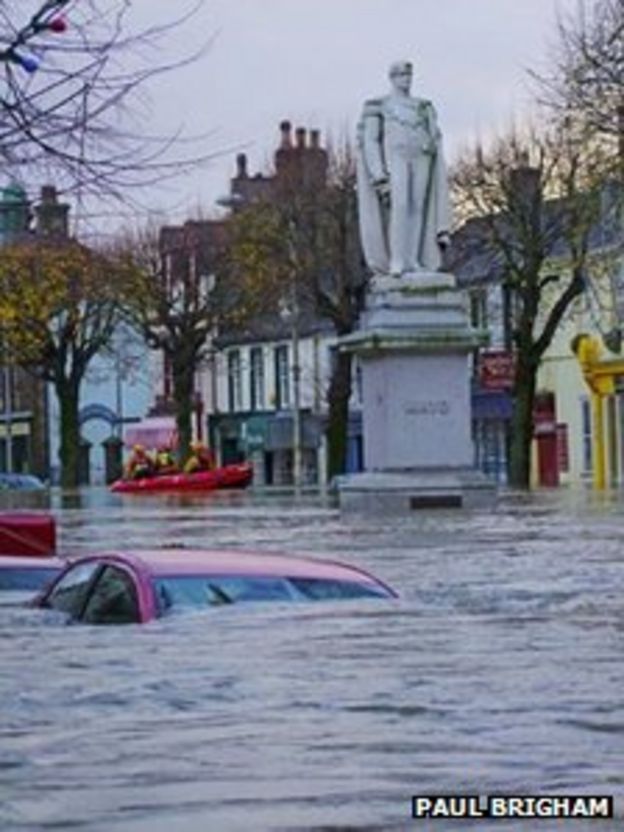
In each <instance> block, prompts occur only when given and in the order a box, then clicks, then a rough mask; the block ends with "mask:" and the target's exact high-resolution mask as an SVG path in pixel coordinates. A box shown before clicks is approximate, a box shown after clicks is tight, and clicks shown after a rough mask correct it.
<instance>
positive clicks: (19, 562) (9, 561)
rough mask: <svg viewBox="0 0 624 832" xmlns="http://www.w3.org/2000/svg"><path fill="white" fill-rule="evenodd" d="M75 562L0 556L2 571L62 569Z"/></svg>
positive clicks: (25, 556) (24, 556)
mask: <svg viewBox="0 0 624 832" xmlns="http://www.w3.org/2000/svg"><path fill="white" fill-rule="evenodd" d="M69 563H73V561H68V560H64V559H63V558H57V557H53V556H50V557H41V556H39V557H33V556H32V555H0V569H62V568H63V567H64V566H68V565H69Z"/></svg>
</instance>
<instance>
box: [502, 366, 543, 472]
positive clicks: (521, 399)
mask: <svg viewBox="0 0 624 832" xmlns="http://www.w3.org/2000/svg"><path fill="white" fill-rule="evenodd" d="M536 375H537V367H535V366H533V365H532V364H529V363H522V361H521V359H520V362H519V364H518V368H517V370H516V383H515V388H514V408H513V416H512V421H511V446H510V452H509V454H510V459H509V484H510V485H512V486H513V487H514V488H524V489H528V488H529V487H530V484H531V445H532V442H533V401H534V399H535V381H536Z"/></svg>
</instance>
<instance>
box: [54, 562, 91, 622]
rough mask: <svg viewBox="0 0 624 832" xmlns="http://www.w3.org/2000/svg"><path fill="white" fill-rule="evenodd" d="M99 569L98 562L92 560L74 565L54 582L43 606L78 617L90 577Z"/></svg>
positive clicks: (86, 593)
mask: <svg viewBox="0 0 624 832" xmlns="http://www.w3.org/2000/svg"><path fill="white" fill-rule="evenodd" d="M99 569H100V564H99V563H96V562H93V561H90V562H88V563H79V564H77V565H76V566H74V568H73V569H70V570H69V571H68V572H66V573H65V575H64V576H63V577H62V578H61V580H60V581H59V582H58V583H57V584H55V586H54V587H53V588H52V591H51V592H50V594H49V595H48V597H47V599H46V601H45V603H44V606H46V607H50V608H51V609H53V610H59V612H66V613H68V614H69V615H71V616H72V618H79V617H80V614H81V613H82V608H83V607H84V605H85V601H86V600H87V596H88V594H89V589H90V587H91V582H92V579H93V577H94V575H95V574H96V572H98V571H99Z"/></svg>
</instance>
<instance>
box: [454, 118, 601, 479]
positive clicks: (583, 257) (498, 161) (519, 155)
mask: <svg viewBox="0 0 624 832" xmlns="http://www.w3.org/2000/svg"><path fill="white" fill-rule="evenodd" d="M579 131H580V132H577V130H575V129H574V128H573V126H572V125H571V124H569V123H566V124H564V125H563V126H562V127H561V128H560V129H556V130H554V131H553V132H552V133H551V134H550V135H537V134H534V135H532V136H530V137H528V138H525V139H520V138H518V137H517V136H507V137H505V138H504V139H502V140H500V141H499V142H498V143H497V145H496V146H495V147H494V148H493V149H492V150H491V151H489V152H485V151H484V150H483V149H482V148H481V147H477V148H476V149H475V150H474V151H473V152H472V153H471V154H469V155H466V156H465V157H464V158H463V159H461V160H460V162H459V163H458V164H457V167H456V169H455V172H454V176H453V185H454V195H455V200H456V204H457V207H458V210H459V213H460V214H461V216H463V218H464V219H466V218H470V219H469V220H468V222H466V224H465V225H464V227H463V228H462V229H461V230H460V231H459V233H458V234H457V235H456V239H457V243H458V245H457V247H456V249H455V253H454V260H455V262H454V263H453V266H454V267H455V269H456V270H457V271H458V272H460V273H461V270H462V268H464V267H465V266H466V264H467V263H468V262H470V260H471V258H474V257H477V258H479V260H480V263H481V266H482V267H483V268H485V269H486V271H489V272H490V275H489V276H492V275H493V276H494V277H496V278H497V279H498V280H499V281H501V282H502V283H503V285H504V286H505V287H506V290H507V291H508V293H509V296H510V299H511V309H512V319H511V331H510V333H509V336H510V340H511V343H512V346H513V349H514V352H515V356H516V372H515V380H514V386H513V391H512V392H513V398H514V410H513V417H512V445H511V451H510V472H509V475H510V482H511V483H512V484H513V485H515V486H516V487H523V488H526V487H528V485H529V473H530V450H531V441H532V438H533V403H534V397H535V386H536V379H537V373H538V370H539V367H540V363H541V361H542V357H543V355H544V353H545V352H546V350H547V349H548V347H549V346H550V344H551V342H552V340H553V337H554V335H555V333H556V331H557V329H558V328H559V326H560V324H561V322H562V321H563V319H564V317H565V316H566V314H567V313H568V311H569V310H570V307H571V305H572V303H573V301H574V299H575V298H577V297H578V296H579V295H581V293H583V292H584V290H585V288H586V286H587V283H588V279H589V274H588V264H589V258H590V254H591V252H590V242H591V233H592V229H595V228H596V226H597V224H598V223H599V222H601V221H603V219H604V217H603V208H604V205H605V201H604V199H603V196H604V186H605V183H604V176H603V171H604V158H603V156H602V152H601V147H600V145H595V144H592V142H591V141H588V140H587V135H586V133H585V131H584V130H583V129H582V128H579ZM483 264H485V266H484V265H483ZM486 276H487V275H484V277H486Z"/></svg>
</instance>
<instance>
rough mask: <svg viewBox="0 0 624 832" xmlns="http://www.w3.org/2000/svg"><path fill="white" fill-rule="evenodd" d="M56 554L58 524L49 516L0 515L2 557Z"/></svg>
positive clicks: (48, 555)
mask: <svg viewBox="0 0 624 832" xmlns="http://www.w3.org/2000/svg"><path fill="white" fill-rule="evenodd" d="M55 552H56V523H55V522H54V518H53V517H51V516H50V515H49V514H20V513H19V512H16V513H10V514H4V513H2V514H0V555H27V556H29V557H39V558H41V557H50V556H51V555H54V553H55Z"/></svg>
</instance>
